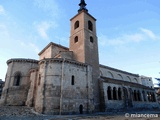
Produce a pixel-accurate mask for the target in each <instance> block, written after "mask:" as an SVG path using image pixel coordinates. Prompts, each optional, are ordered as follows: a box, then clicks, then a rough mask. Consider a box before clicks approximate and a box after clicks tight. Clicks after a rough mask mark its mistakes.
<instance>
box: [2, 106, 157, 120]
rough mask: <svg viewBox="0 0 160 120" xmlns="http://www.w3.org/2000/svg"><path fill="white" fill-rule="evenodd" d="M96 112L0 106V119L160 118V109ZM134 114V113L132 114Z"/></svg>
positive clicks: (94, 119) (91, 119)
mask: <svg viewBox="0 0 160 120" xmlns="http://www.w3.org/2000/svg"><path fill="white" fill-rule="evenodd" d="M136 113H137V114H135V112H130V113H124V112H120V113H116V112H114V113H113V112H110V113H109V112H108V113H96V114H89V115H62V116H60V115H55V116H49V115H42V114H39V113H37V112H35V111H34V110H33V108H29V107H24V106H23V107H21V106H19V107H18V106H16V107H15V106H0V120H160V111H139V112H136ZM132 114H133V115H132Z"/></svg>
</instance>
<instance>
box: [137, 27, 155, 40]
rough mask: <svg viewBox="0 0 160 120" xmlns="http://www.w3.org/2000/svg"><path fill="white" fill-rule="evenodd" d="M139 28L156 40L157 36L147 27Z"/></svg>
mask: <svg viewBox="0 0 160 120" xmlns="http://www.w3.org/2000/svg"><path fill="white" fill-rule="evenodd" d="M140 30H141V31H142V32H143V33H144V34H146V35H147V36H148V37H149V38H151V39H152V40H156V39H157V36H156V35H155V34H154V33H153V32H152V31H151V30H148V29H145V28H140Z"/></svg>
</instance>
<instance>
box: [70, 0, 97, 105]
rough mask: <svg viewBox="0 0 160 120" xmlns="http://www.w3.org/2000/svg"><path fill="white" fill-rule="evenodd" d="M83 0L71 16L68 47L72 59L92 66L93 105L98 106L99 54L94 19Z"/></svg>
mask: <svg viewBox="0 0 160 120" xmlns="http://www.w3.org/2000/svg"><path fill="white" fill-rule="evenodd" d="M86 5H87V4H86V3H85V1H84V0H81V1H80V4H79V6H80V8H79V10H78V14H77V15H75V16H74V17H73V18H71V20H70V21H71V31H70V47H69V50H70V51H73V54H74V60H76V61H79V62H82V63H86V64H89V65H91V66H92V71H93V74H92V78H93V87H94V88H93V89H94V95H95V96H94V102H95V107H96V108H98V106H99V88H98V77H99V56H98V41H97V36H96V19H95V18H94V17H93V16H92V15H90V14H89V13H88V10H87V8H86Z"/></svg>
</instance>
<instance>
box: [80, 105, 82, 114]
mask: <svg viewBox="0 0 160 120" xmlns="http://www.w3.org/2000/svg"><path fill="white" fill-rule="evenodd" d="M79 113H80V114H83V105H80V106H79Z"/></svg>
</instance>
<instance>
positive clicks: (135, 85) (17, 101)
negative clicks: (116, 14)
mask: <svg viewBox="0 0 160 120" xmlns="http://www.w3.org/2000/svg"><path fill="white" fill-rule="evenodd" d="M79 6H80V8H79V10H78V13H77V14H76V15H75V16H74V17H73V18H71V19H70V23H71V26H70V39H69V43H70V44H69V47H65V46H62V45H59V44H56V43H53V42H50V43H49V44H48V45H47V46H46V47H45V48H44V49H43V50H42V51H41V52H40V53H39V54H38V55H39V60H34V59H24V58H21V59H20V58H16V59H9V60H8V61H7V65H8V69H7V73H6V78H5V86H4V88H3V92H2V96H1V100H0V103H1V104H2V105H12V106H24V105H25V106H30V107H33V108H34V109H35V111H37V112H39V113H42V114H51V115H57V114H83V113H93V112H107V111H112V110H117V111H121V110H130V109H156V108H158V102H157V99H156V96H155V92H154V89H153V88H151V87H148V86H145V85H143V84H142V81H141V77H140V76H139V75H138V74H134V73H129V72H126V71H123V70H119V69H116V68H112V67H109V66H106V65H101V64H99V54H98V38H97V34H96V19H95V18H94V17H93V16H92V15H90V14H89V12H88V10H87V8H86V3H85V1H84V0H81V1H80V3H79Z"/></svg>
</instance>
